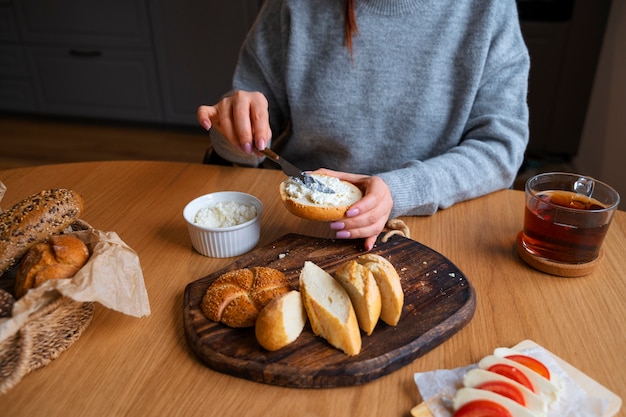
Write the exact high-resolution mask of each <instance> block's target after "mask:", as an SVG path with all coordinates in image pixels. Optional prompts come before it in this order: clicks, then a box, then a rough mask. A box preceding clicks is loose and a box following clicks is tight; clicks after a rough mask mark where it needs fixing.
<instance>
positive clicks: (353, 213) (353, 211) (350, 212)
mask: <svg viewBox="0 0 626 417" xmlns="http://www.w3.org/2000/svg"><path fill="white" fill-rule="evenodd" d="M358 215H359V209H358V208H356V207H355V208H351V209H350V210H348V211H347V212H346V217H354V216H358Z"/></svg>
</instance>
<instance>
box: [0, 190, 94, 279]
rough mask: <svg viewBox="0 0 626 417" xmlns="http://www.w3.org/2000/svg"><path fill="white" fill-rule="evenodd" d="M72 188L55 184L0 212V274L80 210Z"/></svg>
mask: <svg viewBox="0 0 626 417" xmlns="http://www.w3.org/2000/svg"><path fill="white" fill-rule="evenodd" d="M83 205H84V204H83V198H82V197H81V196H80V195H79V194H78V193H76V192H75V191H72V190H68V189H65V188H54V189H50V190H44V191H41V192H40V193H38V194H34V195H31V196H29V197H27V198H25V199H24V200H22V201H20V202H19V203H17V204H16V205H14V206H13V207H12V208H10V209H9V210H7V211H5V212H3V213H0V275H1V274H3V273H4V272H5V271H6V270H8V269H9V268H11V267H12V266H13V265H15V264H16V263H17V262H18V261H19V260H20V259H21V257H22V256H24V254H25V253H26V252H27V251H28V250H29V249H30V248H32V247H33V246H34V245H36V244H37V243H40V242H43V241H45V240H46V239H48V238H49V237H50V236H52V235H55V234H59V233H61V232H62V231H63V230H65V229H66V228H67V227H68V226H70V225H71V224H72V223H73V222H74V221H76V220H77V219H78V218H79V217H80V215H81V214H82V212H83Z"/></svg>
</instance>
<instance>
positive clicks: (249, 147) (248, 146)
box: [243, 142, 252, 154]
mask: <svg viewBox="0 0 626 417" xmlns="http://www.w3.org/2000/svg"><path fill="white" fill-rule="evenodd" d="M243 151H244V152H245V153H247V154H251V153H252V145H251V144H250V143H248V142H246V143H244V144H243Z"/></svg>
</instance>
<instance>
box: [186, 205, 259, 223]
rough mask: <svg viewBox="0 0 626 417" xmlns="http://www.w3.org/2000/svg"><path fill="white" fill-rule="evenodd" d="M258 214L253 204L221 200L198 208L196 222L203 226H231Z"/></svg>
mask: <svg viewBox="0 0 626 417" xmlns="http://www.w3.org/2000/svg"><path fill="white" fill-rule="evenodd" d="M256 214H257V212H256V207H254V206H253V205H249V204H244V203H238V202H235V201H226V202H219V203H217V204H215V205H214V206H211V207H203V208H201V209H200V210H198V212H197V213H196V217H195V218H194V223H196V224H197V225H199V226H203V227H213V228H222V227H231V226H237V225H239V224H243V223H245V222H248V221H250V220H252V219H254V218H255V217H256Z"/></svg>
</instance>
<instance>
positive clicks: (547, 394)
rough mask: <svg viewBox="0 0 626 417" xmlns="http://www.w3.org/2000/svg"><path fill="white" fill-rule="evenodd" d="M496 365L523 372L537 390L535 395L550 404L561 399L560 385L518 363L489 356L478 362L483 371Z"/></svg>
mask: <svg viewBox="0 0 626 417" xmlns="http://www.w3.org/2000/svg"><path fill="white" fill-rule="evenodd" d="M496 364H504V365H509V366H512V367H514V368H516V369H517V370H519V371H520V372H522V373H523V374H524V375H525V376H526V377H527V378H528V379H529V380H530V383H531V384H532V385H533V387H534V388H535V393H537V394H539V395H540V396H541V397H544V398H545V399H547V401H548V403H553V402H555V401H556V400H557V399H558V398H559V393H560V391H561V389H562V388H561V386H560V384H554V383H552V382H551V381H549V380H547V379H546V378H544V377H542V376H541V375H539V374H538V373H537V372H535V371H533V370H532V369H529V368H527V367H525V366H524V365H522V364H520V363H518V362H515V361H512V360H510V359H506V358H501V357H498V356H495V355H489V356H485V357H484V358H482V359H481V360H480V362H478V367H479V368H482V369H489V368H490V367H491V366H493V365H496Z"/></svg>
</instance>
